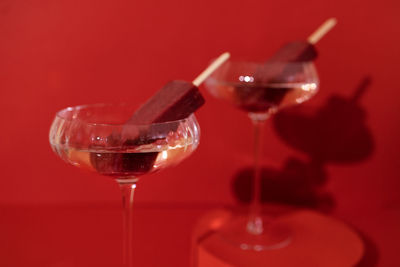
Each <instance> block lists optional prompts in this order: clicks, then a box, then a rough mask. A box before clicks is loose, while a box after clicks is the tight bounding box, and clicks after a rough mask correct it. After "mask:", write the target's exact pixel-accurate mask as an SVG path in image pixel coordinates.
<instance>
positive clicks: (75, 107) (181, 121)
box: [56, 103, 194, 127]
mask: <svg viewBox="0 0 400 267" xmlns="http://www.w3.org/2000/svg"><path fill="white" fill-rule="evenodd" d="M107 106H115V107H117V106H120V107H124V106H126V107H129V105H128V104H127V103H95V104H82V105H76V106H68V107H66V108H63V109H61V110H59V111H57V112H56V118H58V119H61V120H63V121H68V122H72V121H80V122H82V123H83V124H86V125H88V126H103V127H105V126H109V127H118V126H124V127H146V126H157V125H160V126H161V125H164V126H165V125H169V124H177V123H183V122H186V121H188V120H189V119H191V117H193V116H194V113H192V114H190V115H189V116H187V117H186V118H184V119H179V120H171V121H166V122H155V123H141V124H137V123H126V122H125V123H97V122H87V121H85V120H82V119H79V118H76V119H74V118H66V116H64V115H62V113H63V112H71V111H74V110H84V109H85V108H95V107H107Z"/></svg>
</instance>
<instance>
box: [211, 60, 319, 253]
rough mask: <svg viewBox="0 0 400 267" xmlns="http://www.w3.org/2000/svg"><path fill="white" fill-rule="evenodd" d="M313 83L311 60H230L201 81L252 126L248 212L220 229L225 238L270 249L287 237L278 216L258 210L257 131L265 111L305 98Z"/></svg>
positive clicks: (315, 82) (259, 152)
mask: <svg viewBox="0 0 400 267" xmlns="http://www.w3.org/2000/svg"><path fill="white" fill-rule="evenodd" d="M318 85H319V81H318V76H317V72H316V70H315V67H314V65H313V64H312V63H311V62H293V63H288V62H274V63H258V62H243V61H242V62H239V61H229V62H227V63H225V64H224V65H223V66H221V67H220V68H219V69H218V70H217V71H216V72H214V73H213V74H212V75H211V76H210V77H209V78H208V79H207V80H206V87H207V89H208V90H209V92H210V93H211V94H212V95H213V96H215V97H216V98H220V99H223V100H225V101H228V102H229V103H231V104H232V105H234V106H235V107H237V108H239V109H241V110H243V111H245V112H247V113H248V116H249V118H250V120H251V122H252V124H253V128H254V184H253V185H254V186H253V200H252V203H251V206H250V212H249V214H248V215H245V216H240V215H238V214H237V215H236V218H235V219H234V220H231V221H230V222H229V223H228V224H226V225H224V226H223V227H222V228H221V229H220V233H221V234H223V236H224V237H225V239H228V240H229V241H232V242H234V243H235V244H238V245H239V246H240V247H241V248H243V249H251V250H265V249H274V248H280V247H284V246H285V245H287V244H289V242H290V239H291V234H290V230H289V229H288V228H287V227H284V226H283V225H280V224H279V218H276V217H275V218H273V217H274V216H271V215H270V214H263V212H262V210H261V203H260V202H261V192H260V183H261V173H260V160H261V157H262V149H261V148H262V145H263V144H262V141H263V137H262V130H263V128H264V124H265V122H266V120H267V119H268V117H269V116H271V115H272V114H274V113H275V112H277V111H278V110H280V109H281V108H284V107H287V106H291V105H296V104H300V103H302V102H304V101H306V100H308V99H310V98H311V97H312V96H313V95H314V94H315V93H316V92H317V90H318Z"/></svg>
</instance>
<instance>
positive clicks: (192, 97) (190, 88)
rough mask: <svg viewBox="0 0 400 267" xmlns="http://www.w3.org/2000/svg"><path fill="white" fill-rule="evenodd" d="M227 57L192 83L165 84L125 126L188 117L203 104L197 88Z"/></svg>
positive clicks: (226, 54) (217, 61)
mask: <svg viewBox="0 0 400 267" xmlns="http://www.w3.org/2000/svg"><path fill="white" fill-rule="evenodd" d="M229 57H230V54H229V53H223V54H222V55H221V56H219V57H218V58H217V59H216V60H215V61H214V62H213V63H212V64H211V65H210V66H208V67H207V69H205V70H204V71H203V72H202V73H201V74H200V75H199V76H198V77H197V78H196V79H195V80H194V81H193V82H186V81H177V80H175V81H171V82H169V83H167V84H166V85H165V86H164V87H163V88H161V89H160V90H159V91H158V92H157V93H156V94H155V95H154V96H153V97H151V98H150V99H149V100H148V101H147V102H146V103H145V104H143V105H142V106H141V107H140V108H139V109H138V110H137V111H136V112H135V113H134V114H133V115H132V117H131V118H130V119H129V120H128V122H127V125H129V124H136V125H138V124H151V123H157V122H166V121H175V120H181V119H184V118H186V117H188V116H189V115H190V114H192V113H193V112H194V111H196V110H197V109H198V108H199V107H201V106H202V105H203V104H204V98H203V96H202V95H201V93H200V91H199V89H198V88H197V87H198V86H199V85H200V84H201V83H202V82H203V81H204V80H205V79H206V78H207V77H208V76H209V75H210V74H211V73H212V72H214V71H215V70H216V69H217V68H218V67H219V66H220V65H221V64H222V63H224V62H225V61H226V60H227V59H228V58H229Z"/></svg>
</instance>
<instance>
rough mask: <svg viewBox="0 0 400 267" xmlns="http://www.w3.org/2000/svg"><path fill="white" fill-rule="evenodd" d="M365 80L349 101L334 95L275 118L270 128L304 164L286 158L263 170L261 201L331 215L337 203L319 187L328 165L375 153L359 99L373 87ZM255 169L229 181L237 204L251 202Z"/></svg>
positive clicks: (285, 111) (239, 174)
mask: <svg viewBox="0 0 400 267" xmlns="http://www.w3.org/2000/svg"><path fill="white" fill-rule="evenodd" d="M371 81H372V80H371V77H370V76H366V77H364V78H363V79H362V80H361V81H360V83H359V85H358V86H357V87H356V88H355V90H354V93H353V95H352V96H351V97H349V98H346V97H343V96H339V95H332V96H331V97H330V98H329V99H328V100H327V102H326V103H325V104H324V105H323V106H322V107H319V108H311V107H308V106H307V105H304V106H298V107H294V108H288V109H286V110H282V111H281V112H279V113H278V114H276V115H275V116H274V118H273V125H274V128H275V130H276V132H277V133H278V135H279V136H280V138H281V139H282V140H283V141H284V142H285V143H286V144H287V145H289V146H290V147H292V148H294V149H296V150H299V151H301V152H303V153H304V154H306V155H307V157H308V159H307V160H305V161H304V160H300V159H296V158H294V157H288V159H287V160H286V161H285V163H284V164H283V166H282V167H280V168H272V167H267V166H265V167H263V168H262V171H261V176H262V178H261V179H262V183H261V190H262V193H261V199H262V201H263V202H275V203H283V204H289V205H294V206H302V207H308V208H313V209H319V210H322V211H325V212H329V211H330V210H332V209H333V208H334V206H335V201H334V199H333V198H332V196H331V194H330V193H329V192H326V191H325V190H324V188H323V186H324V184H325V183H326V182H327V180H328V179H329V177H328V175H327V172H326V170H325V169H326V166H327V165H328V164H330V163H335V164H354V163H356V162H360V161H363V160H365V159H367V158H368V157H369V156H371V154H372V153H373V151H374V141H373V137H372V134H371V132H370V130H369V128H368V126H367V125H366V123H365V118H366V115H367V113H366V111H365V109H364V108H363V107H362V106H361V105H360V103H359V100H360V98H361V97H362V95H363V94H364V93H365V92H366V90H367V89H368V87H369V86H370V84H371ZM252 177H253V168H252V166H246V167H245V168H243V169H241V170H239V171H238V172H237V173H236V174H235V175H234V177H233V180H232V190H233V193H234V195H235V196H236V198H237V199H238V200H239V201H240V202H245V203H246V202H250V200H251V197H252V196H251V191H252V190H251V188H252Z"/></svg>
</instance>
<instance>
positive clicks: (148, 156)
mask: <svg viewBox="0 0 400 267" xmlns="http://www.w3.org/2000/svg"><path fill="white" fill-rule="evenodd" d="M229 57H230V54H229V53H224V54H222V55H221V56H220V57H218V58H217V59H216V60H215V61H214V62H213V63H212V64H211V65H210V66H209V67H208V68H207V69H206V70H204V71H203V72H202V73H201V74H200V75H199V76H198V77H197V78H196V79H195V80H194V81H193V82H186V81H177V80H175V81H171V82H168V83H167V84H166V85H165V86H164V87H163V88H161V89H160V90H159V91H158V92H157V93H156V94H155V95H153V96H152V97H151V98H150V99H149V100H148V101H147V102H146V103H144V104H143V105H142V106H141V107H140V108H139V109H138V110H137V111H136V112H135V113H134V114H133V115H132V117H131V118H130V119H129V120H128V121H127V122H126V123H125V125H124V127H123V129H122V131H121V134H115V135H111V136H109V140H110V142H113V140H115V142H116V143H119V144H120V143H121V142H122V143H123V146H141V145H144V144H147V143H152V142H155V141H157V139H158V138H165V137H166V136H167V135H168V133H169V132H170V131H174V130H175V129H176V128H177V127H178V126H179V123H178V122H176V124H174V123H173V124H172V125H171V124H168V125H165V129H164V125H162V124H159V125H157V126H154V127H152V124H153V123H162V122H169V121H171V122H173V121H177V120H181V119H184V118H187V117H188V116H189V115H190V114H192V113H193V112H195V111H196V110H197V109H198V108H199V107H201V106H202V105H203V104H204V98H203V96H202V95H201V93H200V91H199V89H198V86H199V85H200V84H201V83H202V82H203V81H204V80H205V79H206V78H207V77H208V76H209V75H210V74H211V73H212V72H214V71H215V70H216V69H217V68H218V67H219V66H220V65H221V64H222V63H224V62H225V61H226V60H227V59H228V58H229ZM132 125H143V126H141V127H136V126H133V127H132ZM146 125H147V126H146ZM138 129H140V130H138ZM155 131H156V132H157V134H154V133H155ZM149 137H150V138H149ZM158 154H159V153H158V152H150V153H138V154H134V153H133V154H132V153H131V154H129V153H103V154H99V153H96V154H92V155H91V157H90V160H91V162H92V165H93V166H94V167H95V169H96V170H97V171H98V172H99V173H103V174H110V173H115V174H119V170H125V171H129V172H131V173H136V174H137V175H140V174H142V173H143V174H144V173H146V172H148V171H150V170H151V169H152V168H153V164H154V162H155V161H156V159H157V157H158Z"/></svg>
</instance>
